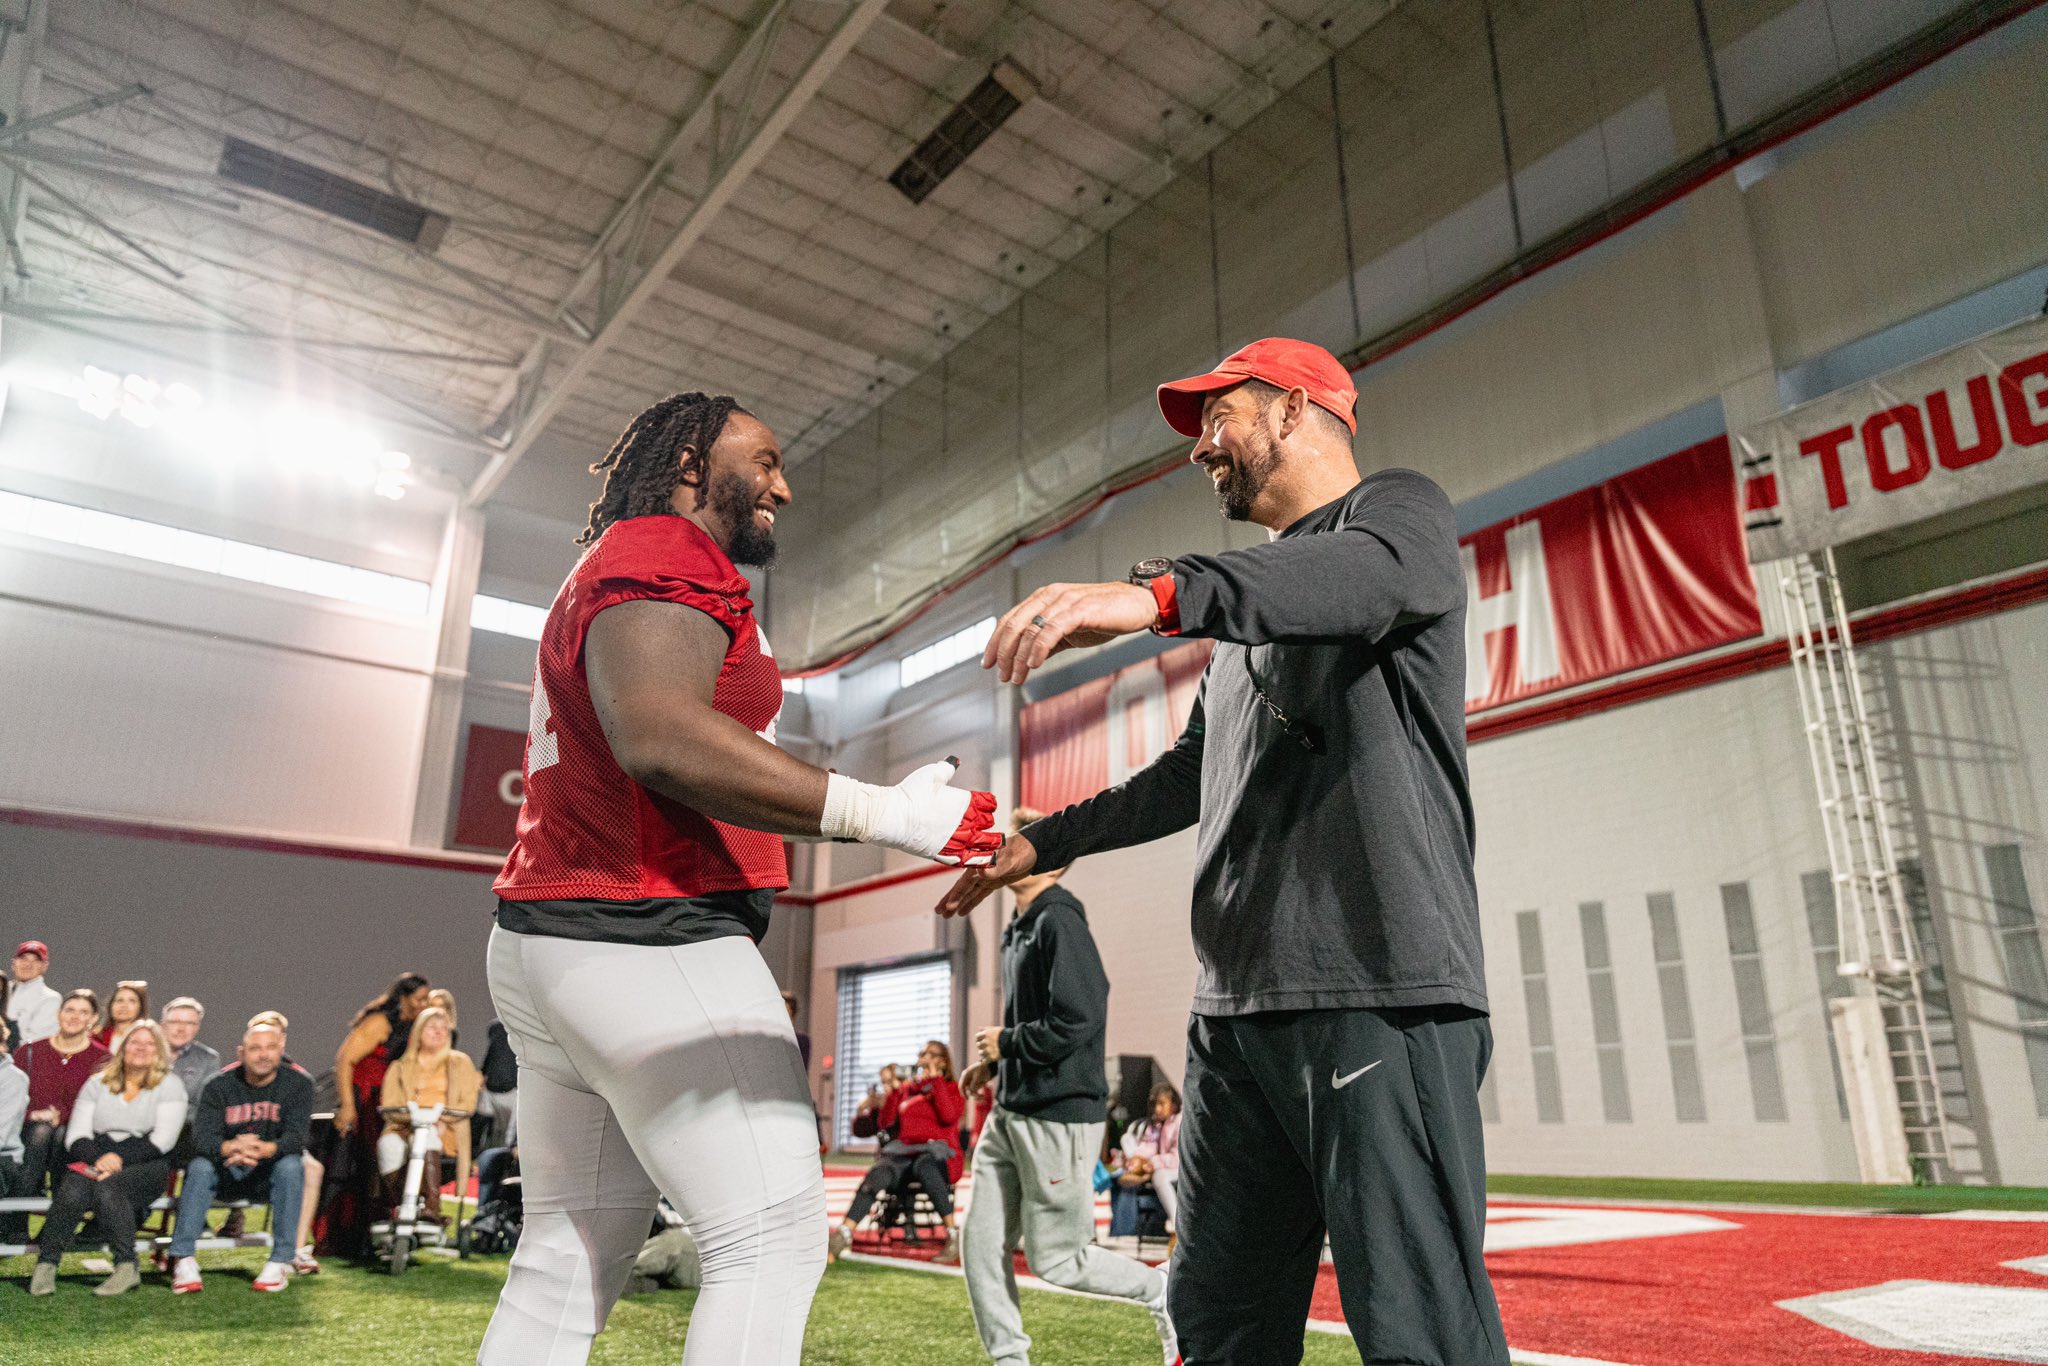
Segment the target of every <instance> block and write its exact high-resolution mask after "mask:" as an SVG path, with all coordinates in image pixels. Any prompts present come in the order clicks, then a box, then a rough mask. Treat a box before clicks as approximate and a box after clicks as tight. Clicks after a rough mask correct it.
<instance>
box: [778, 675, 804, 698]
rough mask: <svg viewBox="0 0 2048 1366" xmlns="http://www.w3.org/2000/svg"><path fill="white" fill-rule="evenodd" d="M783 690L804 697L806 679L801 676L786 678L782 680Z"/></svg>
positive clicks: (793, 695) (794, 695)
mask: <svg viewBox="0 0 2048 1366" xmlns="http://www.w3.org/2000/svg"><path fill="white" fill-rule="evenodd" d="M782 690H783V691H784V692H786V693H788V694H790V695H791V696H792V697H802V696H803V694H804V681H803V680H802V679H801V678H785V679H783V680H782Z"/></svg>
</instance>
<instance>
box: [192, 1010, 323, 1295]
mask: <svg viewBox="0 0 2048 1366" xmlns="http://www.w3.org/2000/svg"><path fill="white" fill-rule="evenodd" d="M281 1018H282V1017H280V1016H278V1015H277V1014H276V1013H275V1012H274V1011H273V1012H268V1013H266V1014H263V1015H258V1016H257V1017H256V1018H255V1019H253V1020H251V1021H249V1027H248V1030H247V1032H245V1033H244V1034H243V1035H242V1049H241V1061H239V1062H237V1063H236V1064H235V1065H234V1066H232V1067H229V1068H227V1069H225V1070H224V1071H221V1072H220V1073H218V1074H216V1075H215V1076H214V1077H213V1078H212V1079H211V1080H210V1081H208V1082H207V1083H206V1089H205V1090H203V1091H201V1092H200V1093H199V1100H198V1103H197V1104H196V1105H194V1106H193V1111H192V1142H193V1146H194V1147H195V1148H196V1149H197V1150H198V1151H197V1153H196V1154H195V1155H194V1156H193V1158H192V1160H191V1162H190V1163H188V1164H187V1165H186V1167H185V1186H184V1190H183V1191H182V1192H181V1193H180V1195H179V1197H178V1225H177V1230H176V1232H175V1234H174V1235H173V1236H172V1238H171V1260H172V1266H171V1293H173V1294H176V1295H189V1294H192V1293H194V1292H196V1291H198V1290H200V1289H202V1288H203V1286H202V1282H201V1280H200V1276H199V1257H198V1251H199V1238H200V1235H201V1234H203V1233H204V1232H205V1231H206V1211H207V1210H208V1209H209V1208H210V1207H211V1206H212V1205H213V1202H214V1200H215V1199H216V1198H220V1199H226V1200H248V1201H251V1202H252V1203H261V1202H265V1201H267V1202H268V1203H269V1205H270V1228H271V1237H270V1259H269V1260H268V1261H266V1262H265V1263H264V1264H263V1269H262V1270H261V1271H260V1272H258V1273H257V1275H256V1282H255V1287H254V1288H255V1289H257V1290H262V1291H278V1290H282V1289H284V1288H285V1284H286V1282H287V1278H288V1277H289V1276H290V1274H291V1266H292V1260H293V1258H294V1256H295V1255H296V1254H297V1252H298V1232H299V1222H300V1220H299V1215H300V1212H301V1210H302V1208H303V1203H304V1202H303V1196H304V1192H305V1161H304V1154H305V1150H306V1135H307V1134H308V1133H309V1132H310V1131H311V1129H312V1127H313V1079H312V1078H311V1077H309V1076H307V1075H306V1074H305V1072H304V1071H303V1070H301V1069H300V1068H298V1067H295V1066H289V1065H287V1064H286V1063H285V1061H284V1043H285V1035H284V1029H283V1026H282V1024H281Z"/></svg>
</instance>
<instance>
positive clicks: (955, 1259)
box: [932, 1228, 960, 1266]
mask: <svg viewBox="0 0 2048 1366" xmlns="http://www.w3.org/2000/svg"><path fill="white" fill-rule="evenodd" d="M932 1261H933V1262H935V1263H937V1264H938V1265H940V1266H958V1265H960V1230H959V1229H957V1228H949V1229H947V1230H946V1245H945V1246H944V1247H942V1248H940V1249H939V1255H938V1256H936V1257H934V1258H932Z"/></svg>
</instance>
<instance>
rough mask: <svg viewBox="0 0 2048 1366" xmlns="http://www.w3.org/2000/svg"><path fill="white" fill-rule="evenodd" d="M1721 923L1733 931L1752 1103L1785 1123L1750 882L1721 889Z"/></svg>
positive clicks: (1760, 1114)
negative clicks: (1751, 901)
mask: <svg viewBox="0 0 2048 1366" xmlns="http://www.w3.org/2000/svg"><path fill="white" fill-rule="evenodd" d="M1721 920H1722V923H1723V924H1724V925H1726V927H1727V929H1728V964H1729V966H1730V967H1731V968H1733V969H1734V971H1735V1010H1736V1014H1737V1015H1738V1016H1739V1017H1740V1018H1741V1020H1742V1052H1743V1056H1744V1057H1745V1058H1746V1059H1747V1060H1748V1062H1749V1097H1750V1101H1751V1103H1752V1104H1753V1105H1754V1106H1755V1108H1756V1117H1757V1119H1758V1120H1759V1121H1761V1122H1763V1123H1766V1124H1778V1123H1783V1122H1784V1120H1785V1117H1786V1116H1785V1087H1784V1083H1783V1081H1782V1080H1781V1079H1780V1077H1779V1076H1778V1036H1777V1032H1776V1030H1775V1029H1774V1028H1773V1026H1772V1024H1771V1001H1770V995H1769V993H1768V992H1767V991H1766V990H1765V988H1764V960H1763V948H1762V946H1761V945H1760V944H1759V943H1758V942H1757V937H1756V913H1755V911H1754V910H1753V909H1752V908H1751V906H1750V903H1749V884H1748V883H1747V882H1728V883H1723V884H1722V886H1721Z"/></svg>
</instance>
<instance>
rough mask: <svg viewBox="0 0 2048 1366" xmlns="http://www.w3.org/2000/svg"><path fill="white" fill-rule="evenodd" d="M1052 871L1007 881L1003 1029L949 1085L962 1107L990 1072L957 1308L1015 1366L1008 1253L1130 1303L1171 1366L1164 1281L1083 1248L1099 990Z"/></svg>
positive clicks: (1127, 1261)
mask: <svg viewBox="0 0 2048 1366" xmlns="http://www.w3.org/2000/svg"><path fill="white" fill-rule="evenodd" d="M1027 815H1028V813H1026V812H1022V811H1019V812H1018V813H1017V814H1016V819H1017V820H1018V821H1019V822H1022V821H1023V820H1024V819H1026V818H1027ZM1065 871H1066V869H1065V868H1064V866H1062V867H1056V868H1048V869H1046V870H1044V871H1042V872H1039V873H1037V874H1035V875H1032V876H1028V877H1024V878H1019V879H1016V880H1015V881H1014V882H1013V884H1012V890H1013V891H1014V893H1015V895H1016V898H1017V913H1016V915H1015V916H1014V917H1012V918H1011V920H1010V923H1009V925H1008V926H1006V927H1005V928H1004V930H1003V1022H1002V1024H1000V1025H991V1026H990V1027H988V1028H986V1029H984V1030H982V1031H981V1032H980V1033H978V1034H976V1035H975V1036H974V1044H975V1050H976V1052H978V1053H979V1054H980V1056H981V1061H980V1062H978V1063H976V1064H975V1065H974V1066H973V1067H970V1068H969V1069H968V1070H967V1073H966V1075H965V1076H963V1077H962V1078H961V1086H962V1088H963V1089H965V1090H966V1091H967V1092H968V1093H969V1094H970V1095H971V1094H973V1093H974V1092H976V1091H979V1090H980V1089H981V1088H982V1085H983V1083H984V1082H986V1081H987V1080H988V1077H989V1074H990V1072H991V1070H993V1072H994V1075H995V1079H996V1105H995V1109H994V1110H993V1111H991V1112H990V1114H989V1117H988V1123H987V1124H986V1125H985V1126H983V1128H982V1131H981V1141H980V1142H979V1143H978V1144H977V1145H976V1147H975V1149H974V1198H973V1200H972V1202H971V1203H970V1204H969V1205H968V1207H967V1220H966V1223H965V1225H964V1226H963V1227H962V1229H961V1232H960V1255H961V1261H962V1263H963V1270H964V1272H965V1275H966V1278H967V1302H968V1305H969V1306H970V1307H971V1308H972V1309H973V1311H974V1326H975V1328H976V1329H977V1330H978V1331H979V1332H980V1333H981V1343H982V1346H983V1347H984V1348H986V1349H987V1351H988V1354H989V1357H990V1359H991V1360H993V1361H994V1362H996V1366H1027V1363H1029V1361H1030V1359H1031V1357H1030V1352H1031V1338H1030V1337H1029V1336H1028V1335H1027V1334H1026V1333H1025V1332H1024V1316H1023V1313H1022V1306H1021V1305H1020V1303H1019V1301H1018V1298H1017V1268H1016V1263H1015V1260H1014V1258H1015V1255H1016V1252H1017V1249H1018V1248H1019V1247H1022V1248H1023V1249H1024V1263H1025V1265H1027V1266H1029V1267H1030V1268H1031V1270H1032V1272H1033V1274H1035V1275H1037V1276H1038V1277H1040V1278H1041V1279H1043V1280H1046V1281H1049V1282H1051V1283H1052V1284H1053V1285H1057V1286H1060V1287H1061V1288H1063V1289H1067V1290H1079V1291H1084V1292H1086V1293H1088V1294H1093V1295H1107V1296H1114V1297H1116V1298H1119V1299H1126V1300H1134V1301H1136V1302H1137V1303H1139V1304H1142V1305H1144V1306H1145V1307H1146V1308H1147V1309H1148V1310H1150V1311H1151V1314H1152V1324H1153V1327H1154V1328H1155V1329H1156V1330H1157V1331H1158V1333H1159V1345H1160V1349H1161V1351H1162V1353H1163V1360H1164V1361H1165V1363H1166V1366H1175V1362H1176V1361H1177V1360H1178V1358H1179V1355H1180V1353H1179V1348H1178V1347H1177V1345H1176V1343H1175V1340H1174V1333H1173V1322H1172V1319H1171V1318H1170V1317H1169V1315H1168V1313H1167V1309H1166V1278H1165V1277H1164V1276H1163V1275H1161V1274H1160V1273H1159V1272H1157V1271H1154V1270H1153V1269H1152V1268H1151V1267H1149V1266H1146V1265H1145V1264H1144V1263H1143V1262H1139V1261H1135V1260H1133V1259H1132V1258H1129V1257H1123V1256H1119V1255H1118V1254H1116V1253H1114V1252H1110V1251H1108V1250H1107V1249H1105V1248H1099V1247H1096V1246H1095V1245H1094V1244H1095V1186H1094V1183H1093V1177H1094V1174H1095V1161H1096V1156H1097V1154H1098V1153H1100V1152H1101V1150H1102V1131H1103V1126H1104V1122H1105V1120H1106V1119H1107V1118H1108V1115H1109V1076H1108V1072H1107V1069H1106V1068H1105V1067H1104V1065H1103V1064H1104V1058H1103V1052H1104V1046H1105V1039H1106V1037H1107V1032H1106V1031H1107V1023H1108V1020H1109V978H1108V977H1107V976H1106V975H1105V974H1104V973H1103V971H1102V956H1101V954H1099V953H1097V952H1096V949H1095V937H1094V936H1093V935H1092V934H1090V933H1089V931H1088V916H1087V914H1086V913H1085V912H1084V911H1083V910H1082V909H1081V903H1080V901H1079V900H1078V899H1077V898H1076V897H1075V896H1074V894H1073V893H1071V892H1069V891H1068V890H1067V889H1066V888H1064V887H1061V886H1058V885H1057V884H1058V882H1059V878H1060V874H1061V873H1063V872H1065ZM942 1260H943V1259H942Z"/></svg>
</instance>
